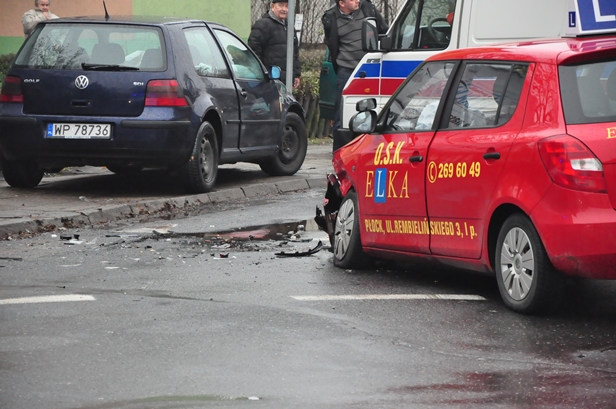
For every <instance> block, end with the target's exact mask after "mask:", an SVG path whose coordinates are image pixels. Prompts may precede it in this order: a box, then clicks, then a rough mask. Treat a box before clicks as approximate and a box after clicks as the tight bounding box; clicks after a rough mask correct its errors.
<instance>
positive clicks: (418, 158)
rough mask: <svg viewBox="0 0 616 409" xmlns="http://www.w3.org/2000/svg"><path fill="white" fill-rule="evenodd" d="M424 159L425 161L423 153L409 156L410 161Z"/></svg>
mask: <svg viewBox="0 0 616 409" xmlns="http://www.w3.org/2000/svg"><path fill="white" fill-rule="evenodd" d="M422 161H423V156H421V155H416V156H411V157H410V158H409V162H422Z"/></svg>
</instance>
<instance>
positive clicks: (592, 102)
mask: <svg viewBox="0 0 616 409" xmlns="http://www.w3.org/2000/svg"><path fill="white" fill-rule="evenodd" d="M559 77H560V90H561V95H562V103H563V107H564V111H565V121H566V122H567V124H570V125H574V124H589V123H598V122H614V121H616V59H613V60H610V61H597V62H592V63H585V64H578V65H567V66H560V67H559Z"/></svg>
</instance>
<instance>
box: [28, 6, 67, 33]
mask: <svg viewBox="0 0 616 409" xmlns="http://www.w3.org/2000/svg"><path fill="white" fill-rule="evenodd" d="M50 4H51V0H34V8H33V9H32V10H28V11H26V12H25V13H24V15H23V16H21V24H22V25H23V26H24V35H25V36H26V37H27V36H28V35H29V34H30V33H31V32H32V30H34V27H36V25H37V24H38V23H40V22H41V21H45V20H51V19H53V18H58V16H56V15H55V14H53V13H52V12H51V11H49V6H50Z"/></svg>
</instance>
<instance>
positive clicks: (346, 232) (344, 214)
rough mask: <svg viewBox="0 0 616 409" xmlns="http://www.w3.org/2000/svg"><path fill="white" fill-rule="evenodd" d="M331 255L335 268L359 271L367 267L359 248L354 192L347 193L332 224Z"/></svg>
mask: <svg viewBox="0 0 616 409" xmlns="http://www.w3.org/2000/svg"><path fill="white" fill-rule="evenodd" d="M333 253H334V265H335V266H336V267H340V268H355V269H359V268H362V267H364V268H365V267H366V266H367V262H368V260H369V258H368V256H366V254H365V253H364V251H363V249H362V246H361V237H360V232H359V207H358V205H357V194H356V193H355V192H354V191H349V193H347V195H346V196H345V198H344V199H343V200H342V203H341V204H340V209H339V210H338V215H337V216H336V222H335V224H334V240H333Z"/></svg>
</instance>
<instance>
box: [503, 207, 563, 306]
mask: <svg viewBox="0 0 616 409" xmlns="http://www.w3.org/2000/svg"><path fill="white" fill-rule="evenodd" d="M495 270H496V281H497V283H498V289H499V291H500V294H501V297H502V299H503V301H504V302H505V305H507V307H509V308H510V309H512V310H514V311H517V312H520V313H524V314H539V313H544V312H547V311H550V310H554V309H556V308H557V307H558V306H559V305H560V302H561V300H562V297H563V294H564V288H565V286H564V284H565V280H564V277H563V276H562V275H561V274H560V273H558V272H557V271H556V270H555V269H554V267H553V266H552V263H551V262H550V259H549V258H548V255H547V253H546V251H545V248H544V247H543V243H542V242H541V239H540V238H539V234H538V233H537V230H535V227H534V226H533V224H532V222H531V221H530V219H529V218H528V217H526V216H525V215H522V214H514V215H512V216H510V217H509V218H508V219H507V220H506V221H505V223H504V224H503V226H502V227H501V230H500V233H499V235H498V241H497V245H496V257H495Z"/></svg>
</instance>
